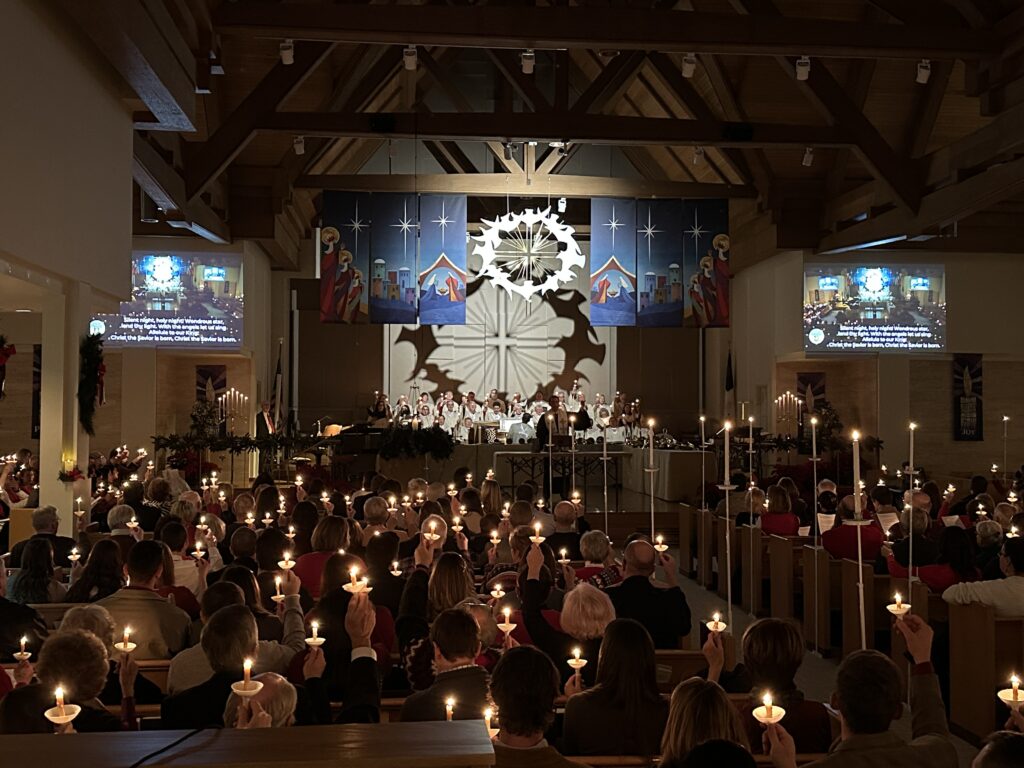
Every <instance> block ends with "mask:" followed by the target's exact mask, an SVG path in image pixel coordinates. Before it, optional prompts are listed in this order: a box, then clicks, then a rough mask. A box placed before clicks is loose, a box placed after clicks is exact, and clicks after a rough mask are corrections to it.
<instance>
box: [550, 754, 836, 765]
mask: <svg viewBox="0 0 1024 768" xmlns="http://www.w3.org/2000/svg"><path fill="white" fill-rule="evenodd" d="M825 757H826V755H816V754H803V755H800V754H798V755H797V756H796V764H797V765H807V764H809V763H816V762H818V761H819V760H822V759H824V758H825ZM565 758H566V759H567V760H571V761H572V762H574V763H579V764H580V765H589V766H591V767H592V768H634V767H635V766H645V765H650V766H654V765H657V762H658V761H657V759H656V758H650V757H641V756H639V755H581V756H573V755H566V756H565ZM754 762H755V763H757V765H765V766H769V765H771V764H772V761H771V758H770V757H768V755H754ZM723 768H726V766H723Z"/></svg>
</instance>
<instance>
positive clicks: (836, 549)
mask: <svg viewBox="0 0 1024 768" xmlns="http://www.w3.org/2000/svg"><path fill="white" fill-rule="evenodd" d="M858 527H859V528H860V533H861V551H862V553H863V556H864V559H863V562H865V563H870V562H872V561H874V560H875V558H877V557H878V553H879V551H880V550H881V549H882V539H883V538H884V537H883V535H882V529H881V528H879V527H878V526H877V525H862V526H856V525H837V526H836V527H835V528H833V529H832V530H830V531H827V532H826V533H823V534H822V535H821V545H822V546H823V547H825V551H826V552H828V553H829V555H831V556H832V557H833V558H834V559H836V560H856V559H857V528H858Z"/></svg>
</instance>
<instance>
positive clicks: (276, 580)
mask: <svg viewBox="0 0 1024 768" xmlns="http://www.w3.org/2000/svg"><path fill="white" fill-rule="evenodd" d="M274 588H275V589H276V590H277V595H278V597H280V596H281V577H280V576H275V577H274Z"/></svg>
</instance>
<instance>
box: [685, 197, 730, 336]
mask: <svg viewBox="0 0 1024 768" xmlns="http://www.w3.org/2000/svg"><path fill="white" fill-rule="evenodd" d="M683 249H684V258H683V281H684V284H685V286H686V294H685V309H684V316H685V323H686V325H688V326H691V327H693V326H695V327H697V328H728V327H729V278H730V271H729V201H728V200H687V201H686V202H685V203H684V205H683Z"/></svg>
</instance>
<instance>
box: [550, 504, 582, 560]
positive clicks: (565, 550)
mask: <svg viewBox="0 0 1024 768" xmlns="http://www.w3.org/2000/svg"><path fill="white" fill-rule="evenodd" d="M552 521H553V526H554V531H553V532H552V533H551V535H550V536H548V537H547V545H548V546H549V547H551V549H552V550H553V551H554V552H556V553H557V554H558V556H559V557H565V558H566V559H569V560H582V559H583V555H582V553H581V552H580V534H579V533H578V532H577V531H576V530H575V525H576V507H575V506H574V505H573V503H572V502H570V501H560V502H558V503H557V504H556V505H555V511H554V512H553V513H552Z"/></svg>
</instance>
